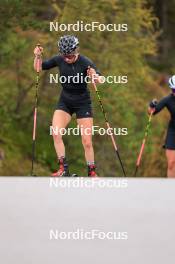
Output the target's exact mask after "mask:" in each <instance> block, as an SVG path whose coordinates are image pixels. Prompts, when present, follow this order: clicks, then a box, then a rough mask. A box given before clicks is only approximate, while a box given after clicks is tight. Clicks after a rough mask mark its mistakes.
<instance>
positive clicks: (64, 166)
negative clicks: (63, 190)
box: [52, 158, 71, 177]
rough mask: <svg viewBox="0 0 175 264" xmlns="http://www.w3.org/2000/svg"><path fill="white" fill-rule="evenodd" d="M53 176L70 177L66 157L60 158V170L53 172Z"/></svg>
mask: <svg viewBox="0 0 175 264" xmlns="http://www.w3.org/2000/svg"><path fill="white" fill-rule="evenodd" d="M52 176H53V177H70V176H71V175H70V173H69V168H68V164H67V162H66V159H65V158H60V159H59V170H58V171H56V172H54V173H52Z"/></svg>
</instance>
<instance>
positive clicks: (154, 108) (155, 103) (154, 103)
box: [148, 99, 157, 114]
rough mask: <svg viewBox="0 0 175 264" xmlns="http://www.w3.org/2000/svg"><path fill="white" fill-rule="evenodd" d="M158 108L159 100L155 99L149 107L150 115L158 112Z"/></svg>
mask: <svg viewBox="0 0 175 264" xmlns="http://www.w3.org/2000/svg"><path fill="white" fill-rule="evenodd" d="M156 106H157V99H153V100H152V101H151V102H150V104H149V107H148V113H149V114H151V113H154V112H155V111H156Z"/></svg>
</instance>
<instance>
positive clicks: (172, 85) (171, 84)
mask: <svg viewBox="0 0 175 264" xmlns="http://www.w3.org/2000/svg"><path fill="white" fill-rule="evenodd" d="M168 83H169V87H170V88H171V89H175V75H173V76H171V77H170V78H169V81H168Z"/></svg>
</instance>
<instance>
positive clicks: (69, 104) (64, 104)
mask: <svg viewBox="0 0 175 264" xmlns="http://www.w3.org/2000/svg"><path fill="white" fill-rule="evenodd" d="M56 110H63V111H64V112H66V113H68V114H70V115H71V116H72V115H73V114H74V113H75V114H76V117H77V119H79V118H88V117H92V116H93V114H92V105H91V101H90V99H89V98H88V99H87V100H83V101H81V102H80V101H79V100H77V101H76V100H74V99H73V100H68V99H66V98H64V96H61V97H60V99H59V101H58V104H57V106H56Z"/></svg>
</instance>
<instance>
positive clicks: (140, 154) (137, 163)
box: [134, 111, 154, 177]
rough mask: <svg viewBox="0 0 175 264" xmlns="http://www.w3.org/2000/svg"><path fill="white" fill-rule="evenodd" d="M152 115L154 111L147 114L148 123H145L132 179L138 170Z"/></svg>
mask: <svg viewBox="0 0 175 264" xmlns="http://www.w3.org/2000/svg"><path fill="white" fill-rule="evenodd" d="M153 113H154V111H151V113H150V114H149V118H148V123H147V126H146V129H145V135H144V139H143V141H142V145H141V148H140V152H139V155H138V158H137V162H136V168H135V173H134V177H136V175H137V171H138V168H139V166H140V163H141V158H142V154H143V151H144V148H145V143H146V139H147V137H148V133H149V129H150V126H151V120H152V116H153Z"/></svg>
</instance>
